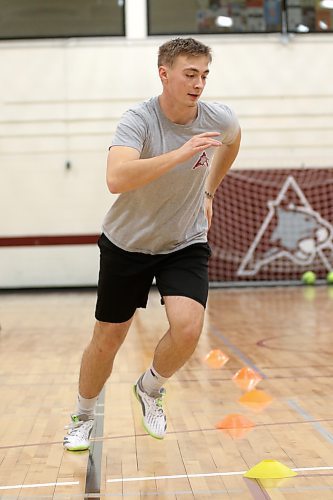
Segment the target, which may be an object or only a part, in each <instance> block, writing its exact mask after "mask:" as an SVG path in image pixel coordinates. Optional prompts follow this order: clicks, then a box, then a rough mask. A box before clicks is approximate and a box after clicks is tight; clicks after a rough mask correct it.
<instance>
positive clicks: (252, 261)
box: [237, 176, 333, 276]
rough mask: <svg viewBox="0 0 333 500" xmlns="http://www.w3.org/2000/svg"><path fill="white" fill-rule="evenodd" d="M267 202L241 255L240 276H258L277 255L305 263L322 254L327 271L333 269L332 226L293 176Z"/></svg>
mask: <svg viewBox="0 0 333 500" xmlns="http://www.w3.org/2000/svg"><path fill="white" fill-rule="evenodd" d="M267 205H268V209H269V210H268V214H267V216H266V218H265V220H264V221H263V223H262V225H261V227H260V228H259V231H258V232H257V234H256V236H255V238H254V240H253V241H252V243H251V245H250V247H249V249H248V251H247V253H246V255H245V256H244V258H243V259H242V262H241V264H240V266H239V268H238V271H237V275H238V276H255V275H256V274H257V272H258V271H259V270H260V269H261V268H262V267H263V266H266V265H268V264H269V263H270V262H272V261H276V260H278V259H288V260H290V261H291V262H293V263H294V264H296V265H298V266H300V267H302V266H306V265H309V264H311V263H312V262H313V261H314V259H315V258H316V257H319V259H320V260H321V262H322V263H323V265H324V267H325V268H326V269H327V270H328V271H329V270H330V269H332V266H333V262H331V260H332V259H331V258H330V257H332V256H333V226H332V225H331V224H330V223H329V222H328V221H327V220H325V219H323V218H322V217H321V215H320V214H319V213H318V212H316V211H315V210H313V208H312V207H311V205H310V203H309V202H308V200H307V199H306V197H305V195H304V193H303V191H302V190H301V188H300V187H299V185H298V184H297V182H296V180H295V179H294V178H293V177H292V176H288V177H287V179H286V181H285V182H284V184H283V186H282V187H281V190H280V192H279V194H278V196H277V198H276V199H275V200H269V201H268V202H267ZM262 243H264V245H262ZM267 245H268V249H267ZM329 256H330V257H329Z"/></svg>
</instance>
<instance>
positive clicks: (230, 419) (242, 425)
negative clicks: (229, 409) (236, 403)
mask: <svg viewBox="0 0 333 500" xmlns="http://www.w3.org/2000/svg"><path fill="white" fill-rule="evenodd" d="M253 427H254V423H253V422H252V420H250V419H249V418H246V417H244V416H243V415H239V414H237V413H231V414H230V415H227V416H226V417H225V418H224V419H223V420H221V421H220V422H218V423H217V424H216V428H217V429H221V430H222V431H223V432H225V433H226V434H228V435H229V436H231V437H232V438H234V439H242V438H244V437H245V436H246V435H247V434H248V433H249V432H250V431H251V429H252V428H253Z"/></svg>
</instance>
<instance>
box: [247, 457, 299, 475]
mask: <svg viewBox="0 0 333 500" xmlns="http://www.w3.org/2000/svg"><path fill="white" fill-rule="evenodd" d="M293 476H297V474H296V472H294V471H293V470H291V469H289V467H287V466H286V465H283V464H281V463H280V462H278V461H277V460H262V461H261V462H259V463H258V464H257V465H255V466H254V467H252V469H250V470H248V471H247V472H246V473H245V474H244V477H249V478H252V479H282V478H284V477H293Z"/></svg>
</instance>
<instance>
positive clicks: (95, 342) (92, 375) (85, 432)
mask: <svg viewBox="0 0 333 500" xmlns="http://www.w3.org/2000/svg"><path fill="white" fill-rule="evenodd" d="M132 319H133V318H131V319H129V320H128V321H126V322H124V323H105V322H102V321H96V324H95V328H94V333H93V336H92V339H91V341H90V343H89V345H88V346H87V348H86V350H85V351H84V353H83V356H82V361H81V369H80V379H79V394H78V403H77V414H75V415H72V423H71V425H70V426H69V429H70V430H69V432H68V434H67V436H65V438H64V447H65V448H66V449H68V450H71V451H82V450H86V449H88V448H89V445H90V442H89V438H90V434H91V431H92V428H93V423H94V412H95V406H96V401H97V396H98V394H99V393H100V391H101V390H102V388H103V386H104V384H105V382H106V381H107V379H108V378H109V376H110V374H111V372H112V367H113V362H114V359H115V356H116V354H117V352H118V350H119V348H120V346H121V344H122V343H123V341H124V339H125V337H126V334H127V332H128V329H129V327H130V325H131V322H132Z"/></svg>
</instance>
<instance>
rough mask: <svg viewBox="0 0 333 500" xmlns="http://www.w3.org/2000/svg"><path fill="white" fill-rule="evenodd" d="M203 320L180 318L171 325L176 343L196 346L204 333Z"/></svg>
mask: <svg viewBox="0 0 333 500" xmlns="http://www.w3.org/2000/svg"><path fill="white" fill-rule="evenodd" d="M202 327H203V318H201V317H197V318H193V317H190V316H188V315H183V316H180V317H178V318H177V319H176V320H175V321H173V322H172V323H171V325H170V328H171V332H172V333H173V334H174V339H175V341H176V342H181V343H183V344H185V345H186V344H190V345H193V344H196V343H197V342H198V340H199V337H200V335H201V332H202Z"/></svg>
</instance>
